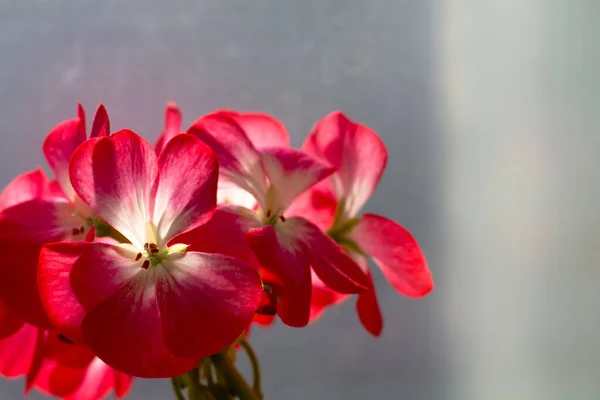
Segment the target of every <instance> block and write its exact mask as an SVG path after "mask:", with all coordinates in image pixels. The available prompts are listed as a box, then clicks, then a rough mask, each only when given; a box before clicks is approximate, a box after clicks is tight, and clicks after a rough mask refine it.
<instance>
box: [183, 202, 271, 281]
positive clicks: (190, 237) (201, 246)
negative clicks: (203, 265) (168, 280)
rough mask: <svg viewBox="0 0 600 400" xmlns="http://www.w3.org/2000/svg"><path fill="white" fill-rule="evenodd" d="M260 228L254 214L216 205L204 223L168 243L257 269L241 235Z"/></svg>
mask: <svg viewBox="0 0 600 400" xmlns="http://www.w3.org/2000/svg"><path fill="white" fill-rule="evenodd" d="M260 226H262V223H261V222H260V221H259V219H258V217H257V214H256V213H255V212H253V211H251V210H248V209H246V208H244V207H238V206H231V205H220V206H219V207H218V208H217V209H216V211H215V214H214V216H213V217H212V218H211V219H210V220H209V221H208V222H207V223H206V224H204V225H201V226H199V227H197V228H195V229H192V230H191V231H188V232H186V233H184V234H182V235H179V236H177V237H176V238H175V239H173V241H172V242H173V243H185V244H188V245H190V247H189V249H188V250H189V251H198V252H202V253H216V254H224V255H228V256H232V257H236V258H239V259H240V260H243V261H245V262H246V263H248V264H249V265H250V266H251V267H253V268H254V269H256V270H258V261H257V260H256V257H255V256H254V253H253V252H252V250H251V249H250V247H249V246H248V244H247V243H246V242H245V240H244V235H245V234H246V232H248V231H249V230H250V229H254V228H258V227H260Z"/></svg>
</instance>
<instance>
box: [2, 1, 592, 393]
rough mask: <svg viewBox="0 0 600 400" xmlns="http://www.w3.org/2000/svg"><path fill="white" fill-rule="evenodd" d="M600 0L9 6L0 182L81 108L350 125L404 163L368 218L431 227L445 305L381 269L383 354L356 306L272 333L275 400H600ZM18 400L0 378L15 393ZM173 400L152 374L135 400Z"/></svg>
mask: <svg viewBox="0 0 600 400" xmlns="http://www.w3.org/2000/svg"><path fill="white" fill-rule="evenodd" d="M599 6H600V4H599V3H598V2H593V1H591V0H590V1H588V2H585V1H551V0H488V1H485V2H484V1H476V0H470V1H469V0H444V1H425V0H403V1H400V0H387V1H386V0H370V1H361V0H305V1H296V2H292V1H280V0H253V1H247V0H237V1H215V0H213V1H209V0H195V1H171V0H169V1H166V0H164V1H158V0H152V1H141V0H129V1H112V0H111V1H108V0H106V1H59V0H46V1H39V0H38V1H34V0H28V1H25V0H21V1H16V0H15V1H7V0H4V1H0V135H1V136H0V137H1V139H2V141H1V145H0V166H1V168H0V186H2V187H3V186H4V185H6V184H7V183H8V182H9V181H10V179H11V178H12V177H13V176H15V175H17V174H18V173H20V172H23V171H25V170H28V169H31V168H32V167H34V166H36V165H38V164H41V165H43V164H44V161H43V158H42V153H41V142H42V140H43V138H44V137H45V135H46V134H47V133H48V131H49V130H50V129H51V128H52V127H53V126H54V125H55V124H56V123H57V122H59V121H61V120H63V119H67V118H71V117H73V116H74V115H75V105H76V102H77V101H81V102H82V103H83V104H84V106H85V107H86V110H87V112H88V118H91V116H92V115H93V110H94V109H95V107H96V105H97V103H98V102H99V101H102V102H104V104H105V105H106V107H107V109H108V112H109V115H110V118H111V123H112V124H111V125H112V127H113V129H119V128H124V127H127V128H131V129H134V130H136V131H138V132H139V133H140V134H142V135H144V136H146V137H147V138H149V139H151V140H154V139H155V138H156V136H157V135H158V133H159V132H160V131H161V130H162V127H163V114H164V106H165V103H166V102H167V101H168V100H174V101H176V102H178V103H179V105H180V106H181V107H182V110H183V113H184V122H185V125H186V126H187V125H189V123H191V122H192V120H193V119H195V118H196V117H197V116H199V115H201V114H203V113H206V112H209V111H211V110H212V109H215V108H220V107H227V108H239V109H243V110H261V111H266V112H269V113H272V114H274V115H275V116H276V117H278V118H280V119H281V120H282V121H283V122H284V123H285V124H286V125H287V127H288V129H289V132H290V134H291V136H292V142H293V144H294V145H300V143H302V141H303V139H304V136H305V134H306V132H307V131H308V130H309V129H310V128H311V126H312V124H313V123H314V122H315V121H316V120H317V119H319V118H320V117H322V116H323V115H325V114H326V113H328V112H330V111H332V110H335V109H342V110H343V111H344V112H346V113H347V114H348V115H349V116H350V117H351V118H353V119H355V120H358V121H361V122H364V123H366V124H368V125H369V126H371V127H373V128H374V129H375V130H376V131H377V132H379V134H380V135H381V136H382V137H383V139H384V141H385V142H386V144H387V146H388V149H389V152H390V161H389V165H388V168H387V171H386V173H385V175H384V177H383V179H382V181H381V184H380V187H379V190H378V192H377V193H376V194H375V196H373V197H372V199H371V201H370V202H369V203H368V205H367V207H366V209H367V210H368V211H372V212H377V213H380V214H383V215H386V216H388V217H390V218H392V219H395V220H397V221H399V222H401V223H402V224H403V225H405V226H406V227H407V228H409V229H410V230H411V231H412V232H413V233H414V235H415V236H416V238H417V239H418V240H419V242H420V243H421V245H422V247H423V249H424V251H425V253H426V256H427V258H428V260H429V263H430V266H431V269H432V271H433V274H434V278H435V281H436V291H435V292H434V293H433V294H432V295H430V296H429V297H428V298H427V299H425V300H421V301H412V300H407V299H405V298H402V297H401V296H400V295H398V294H396V293H395V292H394V291H393V290H392V289H391V288H390V287H389V286H388V285H387V283H386V282H385V281H384V279H383V278H382V276H381V274H380V273H379V272H378V271H376V272H375V275H376V280H377V284H378V287H379V296H380V301H381V305H382V308H383V312H384V318H385V328H384V332H383V336H382V337H381V338H380V339H374V338H372V337H370V336H369V335H368V334H367V333H366V332H365V331H364V330H363V329H362V328H361V326H360V325H359V323H358V320H357V318H356V316H355V312H354V301H349V302H347V303H345V304H344V305H343V306H341V307H339V308H337V309H334V310H331V311H329V312H328V313H327V314H326V315H325V317H324V318H323V319H322V320H320V321H319V322H318V323H316V324H315V325H313V326H310V327H308V328H305V329H301V330H295V329H292V328H288V327H285V326H282V325H281V324H278V325H277V326H276V327H274V328H273V329H271V330H261V329H256V330H255V331H254V332H253V335H252V341H253V343H254V345H255V348H256V350H257V352H258V353H259V356H260V359H261V362H262V367H263V374H264V384H265V394H266V400H275V399H276V400H280V399H283V400H295V399H299V400H300V399H302V400H304V399H361V400H362V399H442V400H445V399H457V400H479V399H499V400H500V399H502V400H503V399H544V400H545V399H596V398H599V397H600V339H599V334H598V329H599V328H600V311H599V308H598V306H599V304H600V294H599V293H600V291H599V290H598V283H600V269H599V268H598V265H597V264H598V256H599V255H600V232H599V230H600V229H599V222H600V212H599V211H598V205H599V204H600V191H599V181H600V159H599V158H598V157H597V153H598V150H600V135H599V134H598V128H599V125H600V124H599V118H598V114H599V113H598V104H599V100H600V98H599V97H600V96H599V95H598V93H599V89H600V87H599V85H598V82H599V81H598V78H597V72H598V71H599V70H600V68H599V67H600V65H599V64H600V63H599V60H600V54H599V47H598V43H597V42H598V41H597V38H598V35H599V34H600V29H599V28H598V25H597V24H596V21H595V19H596V16H597V15H598V14H599V11H600V7H599ZM88 121H89V120H88ZM88 123H89V122H88ZM22 387H23V382H22V381H21V380H17V381H8V380H2V381H0V398H2V399H18V398H21V393H22ZM171 396H172V395H171V393H170V387H169V383H168V382H167V381H162V380H155V381H149V380H137V381H136V383H135V388H134V390H133V392H132V393H131V396H130V398H131V399H167V398H171ZM30 398H31V399H40V398H42V397H41V396H39V395H37V394H33V395H31V397H30Z"/></svg>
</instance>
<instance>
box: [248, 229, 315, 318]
mask: <svg viewBox="0 0 600 400" xmlns="http://www.w3.org/2000/svg"><path fill="white" fill-rule="evenodd" d="M246 241H247V242H248V244H249V245H250V247H251V248H252V251H254V254H255V255H256V257H257V258H258V261H259V262H260V264H261V265H262V267H263V269H264V270H265V271H266V273H264V274H263V281H264V282H265V283H267V284H269V285H271V286H272V287H273V292H274V293H275V294H276V295H277V297H279V304H278V307H277V314H278V315H279V317H280V318H281V320H282V321H283V323H285V324H286V325H289V326H294V327H303V326H306V324H308V320H309V316H310V298H311V280H310V265H309V261H308V259H307V258H306V256H305V254H304V249H303V248H302V247H301V246H300V245H299V244H298V243H296V242H295V238H294V237H293V236H284V235H280V234H278V232H276V231H275V228H274V227H273V226H271V225H268V226H264V227H261V228H256V229H252V230H250V231H249V232H248V233H247V234H246Z"/></svg>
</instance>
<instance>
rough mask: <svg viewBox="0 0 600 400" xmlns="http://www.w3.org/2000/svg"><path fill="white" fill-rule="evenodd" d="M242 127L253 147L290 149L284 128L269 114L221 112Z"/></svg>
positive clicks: (288, 138)
mask: <svg viewBox="0 0 600 400" xmlns="http://www.w3.org/2000/svg"><path fill="white" fill-rule="evenodd" d="M221 112H222V113H226V114H228V115H229V116H230V117H231V118H233V119H234V120H235V122H237V123H238V125H239V126H241V127H242V129H243V130H244V132H245V133H246V135H247V136H248V138H249V139H250V141H251V142H252V144H253V145H254V147H256V148H257V149H259V150H260V149H263V148H266V147H290V137H289V135H288V133H287V130H286V129H285V126H284V125H283V124H282V123H281V122H280V121H279V120H277V119H275V118H273V117H272V116H270V115H269V114H264V113H258V112H242V113H240V112H236V111H231V110H221Z"/></svg>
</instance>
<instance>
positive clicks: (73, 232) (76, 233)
mask: <svg viewBox="0 0 600 400" xmlns="http://www.w3.org/2000/svg"><path fill="white" fill-rule="evenodd" d="M71 234H72V235H73V236H75V235H79V229H77V228H73V230H72V231H71Z"/></svg>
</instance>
